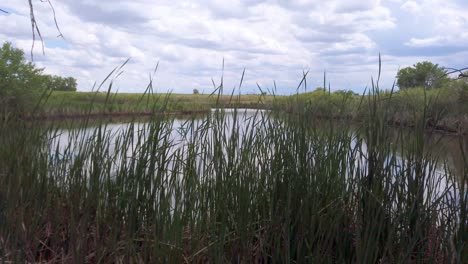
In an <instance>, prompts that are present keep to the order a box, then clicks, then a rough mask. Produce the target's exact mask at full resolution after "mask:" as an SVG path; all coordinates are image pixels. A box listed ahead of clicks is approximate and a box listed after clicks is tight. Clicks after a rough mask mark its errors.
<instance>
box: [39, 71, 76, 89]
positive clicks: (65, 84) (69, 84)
mask: <svg viewBox="0 0 468 264" xmlns="http://www.w3.org/2000/svg"><path fill="white" fill-rule="evenodd" d="M46 78H47V81H46V88H47V89H49V90H52V91H70V92H74V91H76V79H75V78H73V77H65V78H64V77H60V76H56V75H53V76H46Z"/></svg>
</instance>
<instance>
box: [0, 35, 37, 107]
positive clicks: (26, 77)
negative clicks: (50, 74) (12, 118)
mask: <svg viewBox="0 0 468 264" xmlns="http://www.w3.org/2000/svg"><path fill="white" fill-rule="evenodd" d="M42 71H43V69H41V68H37V67H36V66H35V65H34V63H31V62H28V61H26V59H25V57H24V52H23V51H22V50H20V49H17V48H14V47H13V46H12V45H11V43H9V42H6V43H4V44H3V46H2V47H1V48H0V103H2V104H3V105H5V106H7V107H15V108H17V107H19V106H20V105H24V101H25V100H26V97H29V96H33V93H34V92H36V91H38V90H39V89H40V88H43V87H44V85H45V82H44V81H45V79H44V77H43V75H42Z"/></svg>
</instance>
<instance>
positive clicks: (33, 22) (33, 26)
mask: <svg viewBox="0 0 468 264" xmlns="http://www.w3.org/2000/svg"><path fill="white" fill-rule="evenodd" d="M28 3H29V11H30V13H29V14H30V17H31V29H32V34H33V42H32V45H31V60H34V54H33V51H34V44H35V42H36V32H37V35H38V36H39V39H40V40H41V44H42V54H45V50H44V40H43V39H42V35H41V31H40V30H39V27H38V26H37V22H36V17H35V16H34V8H33V4H32V0H28Z"/></svg>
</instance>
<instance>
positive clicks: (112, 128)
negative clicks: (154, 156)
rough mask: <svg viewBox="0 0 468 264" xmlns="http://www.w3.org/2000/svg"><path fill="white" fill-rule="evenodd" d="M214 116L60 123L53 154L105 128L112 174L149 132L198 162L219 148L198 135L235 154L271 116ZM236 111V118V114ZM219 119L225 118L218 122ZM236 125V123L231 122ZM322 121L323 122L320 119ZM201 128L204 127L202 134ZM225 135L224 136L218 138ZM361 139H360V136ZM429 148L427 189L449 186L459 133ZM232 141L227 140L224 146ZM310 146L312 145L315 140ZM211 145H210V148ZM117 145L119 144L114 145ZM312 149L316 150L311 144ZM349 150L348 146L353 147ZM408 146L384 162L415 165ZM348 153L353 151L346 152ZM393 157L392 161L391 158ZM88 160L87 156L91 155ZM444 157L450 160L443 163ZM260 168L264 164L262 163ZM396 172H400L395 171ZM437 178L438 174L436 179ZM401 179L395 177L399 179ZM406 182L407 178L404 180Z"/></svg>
mask: <svg viewBox="0 0 468 264" xmlns="http://www.w3.org/2000/svg"><path fill="white" fill-rule="evenodd" d="M216 115H223V118H222V119H219V120H217V119H216V118H214V119H213V117H215V116H216ZM211 117H212V118H211V119H210V118H208V116H204V117H192V118H175V119H174V120H172V122H164V123H161V124H160V125H159V126H158V129H161V133H154V131H153V132H150V130H151V129H153V130H154V129H156V128H155V127H154V126H153V125H151V124H150V123H148V122H134V123H109V124H104V125H102V126H101V127H99V126H91V127H86V128H77V129H73V128H71V129H60V130H58V131H57V134H56V136H55V137H53V139H52V140H51V144H50V151H51V155H52V157H53V158H52V160H53V161H54V162H56V163H57V164H59V163H61V164H62V165H63V166H69V165H66V164H65V165H64V164H63V163H67V162H68V163H70V164H71V163H73V161H74V160H75V159H76V157H77V155H82V156H83V155H86V154H87V153H88V154H89V153H92V151H93V150H91V149H83V146H85V147H88V148H90V147H92V146H93V144H95V143H96V142H95V141H96V140H97V138H98V137H97V135H98V134H99V133H101V135H102V136H101V140H104V141H106V142H107V144H105V145H106V149H104V150H103V151H105V152H106V153H107V154H106V155H107V157H108V158H109V159H110V162H112V164H111V165H110V166H111V170H112V175H115V173H116V172H117V171H118V170H119V168H120V167H121V166H122V164H123V163H130V162H132V159H135V158H138V157H139V156H144V155H145V153H144V152H142V151H145V150H144V149H142V148H141V146H142V145H143V144H145V143H147V141H148V139H149V138H150V137H151V140H153V141H154V142H155V143H156V144H159V145H160V146H159V148H158V149H159V150H160V151H164V152H166V153H165V155H166V156H167V157H171V158H175V157H178V158H184V157H187V155H189V154H188V152H189V149H188V148H189V146H193V147H195V151H196V152H197V153H198V154H199V156H198V157H197V163H198V164H201V163H199V162H200V159H201V157H202V156H203V157H204V158H206V159H207V160H208V161H210V160H211V159H212V158H213V157H212V155H213V153H215V151H214V150H213V149H207V146H202V145H201V143H200V141H201V140H200V139H201V138H204V140H207V141H206V142H213V141H214V140H220V141H222V140H224V141H230V140H236V141H237V142H230V144H234V147H233V150H234V153H235V155H239V154H240V153H241V152H242V150H243V148H245V146H244V145H243V143H244V142H243V140H244V136H248V134H249V133H254V134H255V135H258V136H261V135H262V133H260V132H261V131H260V130H258V129H263V127H262V126H261V125H259V124H258V123H259V121H261V120H262V118H263V117H268V112H266V111H263V110H253V109H247V110H242V109H241V110H239V111H238V112H237V113H236V112H235V111H234V110H232V109H225V110H224V111H222V112H217V111H215V110H213V111H212V112H211ZM234 117H236V118H234ZM219 122H221V123H219ZM215 124H218V125H219V124H221V125H222V129H223V132H222V133H218V132H219V131H218V132H217V131H214V130H213V126H214V125H215ZM234 125H235V127H234V129H233V126H234ZM319 126H320V125H319ZM346 130H349V131H350V134H349V136H350V137H351V138H352V140H351V144H350V149H355V148H356V147H357V146H356V145H357V144H358V142H357V141H356V136H354V135H355V134H356V131H355V130H354V129H350V128H346ZM233 131H234V133H237V132H238V133H239V134H238V135H233V134H232V133H233ZM201 133H204V134H203V135H202V134H201ZM410 133H411V131H406V132H404V133H403V134H402V133H401V131H400V130H398V129H395V130H394V133H392V134H393V137H394V142H395V143H394V145H395V146H397V147H399V146H400V145H401V144H398V141H399V138H401V137H403V138H404V139H405V142H406V141H408V142H411V140H412V139H411V135H410ZM220 136H223V138H217V137H220ZM156 137H157V138H156ZM122 138H129V142H128V143H127V144H126V145H124V146H123V145H122V144H123V143H122V142H121V140H122ZM360 142H361V141H360ZM425 144H426V146H427V149H428V150H429V151H430V153H431V154H434V155H436V154H437V155H438V157H439V159H440V161H439V166H438V167H437V168H429V165H428V166H427V167H426V168H424V171H425V173H431V172H432V170H434V171H435V172H434V174H435V176H436V178H435V179H434V178H432V182H426V183H425V185H426V188H425V189H426V190H434V189H435V190H439V191H438V192H441V190H446V189H447V188H448V187H449V186H448V184H447V182H446V178H445V175H446V173H447V171H446V169H445V167H444V165H445V164H446V165H447V168H448V169H449V170H451V171H455V172H456V174H459V173H461V172H460V171H461V168H462V167H463V160H462V158H461V155H460V146H459V141H458V139H457V138H453V137H443V138H440V137H439V136H434V137H427V138H426V142H425ZM227 145H228V144H224V145H223V146H224V147H226V146H227ZM311 146H312V145H311ZM211 147H212V146H208V148H211ZM358 147H359V149H360V151H361V152H362V153H363V156H362V157H361V159H360V160H359V159H356V162H358V163H360V164H359V165H360V166H359V167H360V168H366V158H365V156H366V155H367V145H366V143H365V141H362V142H361V146H358ZM401 147H403V148H405V147H408V148H409V147H411V146H410V144H405V145H401ZM116 148H117V149H116ZM221 151H222V153H223V155H227V149H226V148H225V149H222V150H221ZM263 151H264V152H265V153H264V154H265V157H271V156H273V155H274V151H273V150H272V149H271V148H269V146H266V147H265V148H264V149H263ZM311 151H312V150H311ZM349 151H350V150H348V152H349ZM406 151H407V150H405V149H403V150H401V151H397V152H396V153H395V154H396V155H395V156H389V157H388V158H387V160H386V163H388V164H389V163H390V162H394V165H393V166H394V169H396V170H398V169H402V168H405V169H408V170H414V168H407V167H406V166H407V165H406V163H405V162H404V155H405V153H406ZM348 155H352V154H351V153H348ZM402 155H403V157H402ZM84 158H85V159H88V158H89V156H85V157H84ZM392 159H393V161H392ZM88 160H89V159H88ZM445 161H446V163H444V162H445ZM258 162H259V161H258V160H255V161H252V163H251V164H252V165H253V166H255V165H258ZM172 165H173V161H169V163H168V164H166V166H167V167H169V168H170V167H171V166H172ZM91 166H92V164H90V163H89V161H88V162H84V164H83V171H89V170H90V169H91ZM197 169H198V172H199V175H202V174H203V173H204V172H205V168H203V166H200V165H199V166H198V168H197ZM259 170H260V168H259ZM395 174H397V173H396V172H395ZM436 179H439V180H436ZM397 180H399V179H393V181H394V182H396V181H397ZM403 184H408V183H403Z"/></svg>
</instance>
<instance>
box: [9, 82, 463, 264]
mask: <svg viewBox="0 0 468 264" xmlns="http://www.w3.org/2000/svg"><path fill="white" fill-rule="evenodd" d="M221 85H222V84H221ZM58 95H60V94H56V95H54V94H53V95H51V97H50V98H49V101H47V103H46V107H47V105H51V106H52V107H56V106H55V105H54V103H56V102H59V105H60V104H61V102H60V100H61V99H60V96H58ZM53 96H57V97H55V98H54V97H53ZM67 96H68V95H67ZM73 96H74V97H73V99H70V98H72V97H71V96H70V97H67V98H66V99H63V100H64V101H66V100H69V101H68V102H80V100H82V103H83V106H81V104H79V103H78V106H77V107H78V108H81V109H84V112H85V113H93V111H101V110H102V109H107V108H109V107H117V106H114V102H118V101H119V100H121V102H123V103H122V104H123V105H128V107H129V108H128V109H127V108H122V109H121V110H122V111H127V110H132V109H131V106H135V104H134V102H137V103H138V104H136V107H137V109H136V111H141V109H144V110H145V111H150V115H149V117H148V120H147V122H146V123H144V124H142V123H140V122H138V121H137V120H133V121H130V123H129V124H128V126H127V127H126V129H123V130H120V131H119V132H118V133H116V134H115V133H110V132H109V131H110V130H109V129H108V128H107V124H106V121H105V120H98V121H97V122H98V123H97V124H96V123H93V124H94V126H93V127H92V128H91V129H90V128H89V126H88V124H89V122H90V119H89V117H90V116H89V115H88V116H87V117H88V118H86V119H84V120H81V121H73V123H74V124H73V128H74V129H73V130H71V131H72V132H71V133H69V135H68V140H65V141H61V142H57V137H56V133H58V132H59V131H61V130H60V129H59V127H60V128H63V124H57V123H55V122H51V123H47V124H46V125H45V124H44V123H42V122H40V121H36V119H34V118H33V119H31V120H30V121H29V122H21V121H20V120H17V119H12V118H6V117H5V116H3V117H2V118H1V119H0V120H1V121H2V122H1V123H0V124H1V125H0V186H2V188H0V259H1V260H2V261H12V262H14V263H24V262H50V263H52V262H60V261H63V262H73V263H86V262H91V263H95V262H103V263H111V262H118V263H129V262H138V263H140V262H141V263H201V262H209V263H224V262H234V263H252V262H253V263H268V262H271V263H278V262H280V263H284V262H288V263H291V262H292V263H448V262H459V263H463V262H464V261H465V260H466V259H467V257H468V255H467V254H468V252H467V251H466V248H467V247H466V241H467V237H466V234H467V230H466V226H467V224H468V218H467V198H468V197H467V195H468V192H467V185H468V182H467V181H466V179H467V178H468V168H467V166H465V167H464V168H463V169H462V171H459V172H458V171H457V172H455V171H451V170H450V169H449V168H448V167H446V169H445V170H444V171H443V172H442V173H440V172H439V171H436V170H435V168H436V167H437V165H438V164H439V165H440V164H442V165H443V164H444V162H443V161H440V160H438V158H437V157H436V156H433V155H432V154H431V153H432V152H431V151H429V150H430V148H431V146H430V145H428V144H427V143H426V141H425V136H426V135H425V131H426V130H425V128H426V122H427V116H428V114H429V113H430V109H432V108H431V104H429V102H430V100H427V97H425V98H426V99H425V100H423V101H422V104H415V107H416V106H417V107H418V108H415V109H416V110H417V111H414V113H417V114H414V115H413V117H412V118H413V122H414V125H413V126H414V128H413V130H414V137H411V138H409V137H405V136H404V134H403V132H401V136H400V139H399V140H398V141H397V144H395V142H394V141H393V140H391V138H392V136H391V135H390V133H392V132H391V131H390V130H389V129H388V128H387V122H388V120H389V118H391V117H392V116H393V114H394V113H393V108H392V106H393V105H394V104H395V103H396V102H395V101H397V100H398V96H399V95H396V94H391V93H384V92H380V91H379V88H378V84H376V85H375V86H374V87H373V88H372V89H371V91H370V93H369V94H367V95H365V96H363V97H359V98H358V97H356V96H355V95H351V96H347V95H346V96H345V95H343V96H338V95H337V96H335V95H333V96H334V97H331V98H330V97H326V96H330V95H327V94H318V95H315V94H312V95H311V96H312V97H314V96H318V97H319V99H320V100H317V101H314V100H308V99H306V100H302V99H301V98H304V97H303V96H302V95H299V96H295V97H291V98H289V99H288V100H285V101H281V104H280V103H279V104H277V105H276V104H274V105H273V106H272V109H274V110H273V111H271V112H262V111H259V112H258V113H257V114H255V115H253V116H248V117H244V116H243V115H242V112H241V111H239V112H237V111H235V112H234V113H232V114H229V115H228V114H226V112H224V111H223V110H218V111H215V112H214V113H213V114H211V115H208V116H207V117H205V118H204V119H202V120H200V119H197V118H193V119H189V120H188V121H187V122H186V123H185V124H184V126H183V129H179V130H178V131H179V133H180V138H182V139H183V140H182V141H181V142H178V141H175V140H174V137H173V136H172V133H173V132H174V128H175V127H174V117H173V116H167V115H161V113H169V112H171V111H173V109H178V108H177V107H180V106H178V105H177V104H178V103H180V102H182V101H183V102H187V104H193V101H194V100H192V97H191V96H192V95H190V96H189V95H171V96H169V97H164V96H160V97H159V98H160V99H158V100H155V99H154V98H156V97H158V95H144V96H141V95H140V96H135V95H115V97H114V95H111V94H103V95H99V96H98V97H97V99H96V97H94V96H93V97H92V98H91V100H94V102H97V103H95V104H92V105H91V106H92V107H91V106H90V104H89V103H88V102H89V99H90V98H89V97H86V94H79V93H76V94H73ZM172 96H174V97H172ZM193 96H195V95H193ZM196 96H197V98H199V99H200V100H199V102H200V104H202V102H208V103H207V104H209V105H210V106H211V107H215V108H219V107H220V106H226V102H230V106H235V105H236V103H238V104H239V105H240V106H244V105H243V103H244V102H245V101H246V100H243V99H239V98H233V99H232V100H230V99H229V97H222V96H217V95H214V96H212V97H207V96H204V95H196ZM335 97H336V98H335ZM93 98H94V99H93ZM140 98H143V100H140ZM146 98H150V99H149V100H148V101H147V102H146V103H143V102H144V101H145V100H144V99H146ZM186 98H188V99H187V101H184V100H186ZM212 98H213V99H212ZM324 98H330V99H326V100H325V99H324ZM228 99H229V100H228ZM244 99H245V97H244ZM357 99H359V100H357ZM211 100H213V101H211ZM223 100H224V101H223ZM239 100H240V101H239ZM281 100H284V99H281ZM289 100H295V101H289ZM348 100H349V101H348ZM255 101H259V99H258V97H257V98H256V97H252V100H251V102H255ZM129 102H130V103H129ZM318 102H320V104H321V105H318ZM140 104H141V105H140ZM293 104H294V105H293ZM287 105H289V106H290V107H293V106H294V108H290V109H291V111H290V112H291V114H285V111H284V108H282V107H285V106H287ZM277 106H278V109H279V110H275V109H276V107H277ZM94 107H96V108H97V110H95V108H94ZM125 107H127V106H125ZM138 107H141V108H138ZM348 107H352V108H353V109H356V110H355V111H356V113H358V114H359V115H360V117H361V122H360V123H359V129H358V131H357V132H353V130H352V129H350V127H349V125H348V123H347V122H345V121H343V122H340V121H339V122H332V121H331V120H330V121H324V122H327V123H328V126H326V127H325V128H323V126H314V125H313V122H311V120H313V118H314V116H316V115H317V114H323V115H326V114H337V115H338V114H341V113H346V111H347V110H346V111H345V110H343V109H347V108H348ZM330 109H336V110H333V111H330ZM119 111H120V110H119ZM319 111H320V112H319ZM340 111H341V112H340ZM93 122H95V121H93ZM77 126H78V127H77ZM142 126H143V127H142ZM401 131H402V130H401ZM86 133H87V134H86ZM85 134H86V135H88V136H87V137H84V136H83V135H85ZM459 140H460V148H461V151H462V153H465V154H464V155H463V160H464V161H465V164H466V163H467V162H466V161H467V159H466V149H465V146H466V138H464V137H462V136H459ZM57 144H59V145H57ZM464 151H465V152H464Z"/></svg>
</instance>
